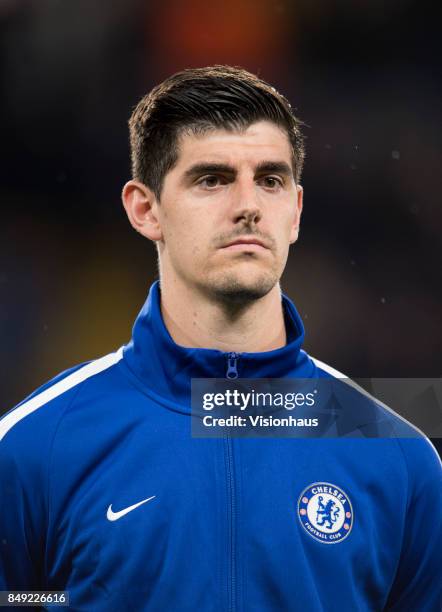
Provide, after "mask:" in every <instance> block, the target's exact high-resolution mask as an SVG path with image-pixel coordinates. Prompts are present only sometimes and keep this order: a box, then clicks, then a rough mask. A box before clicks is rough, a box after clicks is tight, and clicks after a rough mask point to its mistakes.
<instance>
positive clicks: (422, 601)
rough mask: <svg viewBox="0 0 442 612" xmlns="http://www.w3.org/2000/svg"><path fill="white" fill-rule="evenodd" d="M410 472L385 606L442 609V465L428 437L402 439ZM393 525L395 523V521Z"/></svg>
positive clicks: (394, 611)
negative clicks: (398, 549) (401, 536)
mask: <svg viewBox="0 0 442 612" xmlns="http://www.w3.org/2000/svg"><path fill="white" fill-rule="evenodd" d="M399 443H400V445H401V448H402V450H403V452H404V456H405V461H406V463H407V469H408V474H409V490H408V504H407V515H406V517H405V529H404V539H403V545H402V552H401V558H400V561H399V565H398V569H397V573H396V577H395V580H394V583H393V585H392V588H391V591H390V595H389V598H388V601H387V605H386V607H385V610H388V611H391V612H404V611H407V612H408V611H409V612H414V611H416V612H417V611H419V612H440V611H441V610H442V469H441V463H440V460H439V457H438V456H437V453H436V451H435V450H434V448H433V446H432V445H431V444H430V442H429V441H427V440H426V439H409V440H399ZM392 529H394V525H392Z"/></svg>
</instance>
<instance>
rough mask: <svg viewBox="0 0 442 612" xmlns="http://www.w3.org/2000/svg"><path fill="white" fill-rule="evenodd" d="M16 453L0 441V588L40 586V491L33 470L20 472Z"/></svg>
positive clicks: (40, 587)
mask: <svg viewBox="0 0 442 612" xmlns="http://www.w3.org/2000/svg"><path fill="white" fill-rule="evenodd" d="M23 454H24V455H26V451H25V452H24V453H23ZM15 455H17V453H13V452H11V448H10V446H9V445H8V444H6V443H3V442H2V443H0V590H2V591H19V590H41V589H42V588H43V587H42V580H43V575H44V566H43V563H44V561H43V560H44V538H43V533H44V530H43V525H44V518H43V509H42V502H41V498H42V494H41V493H42V492H41V488H40V487H38V485H36V482H35V481H34V482H33V483H32V482H30V480H32V479H33V476H35V474H32V470H31V471H30V473H28V474H26V473H25V474H23V466H21V465H20V463H19V460H20V457H17V456H15ZM29 485H31V488H29ZM39 489H40V490H39Z"/></svg>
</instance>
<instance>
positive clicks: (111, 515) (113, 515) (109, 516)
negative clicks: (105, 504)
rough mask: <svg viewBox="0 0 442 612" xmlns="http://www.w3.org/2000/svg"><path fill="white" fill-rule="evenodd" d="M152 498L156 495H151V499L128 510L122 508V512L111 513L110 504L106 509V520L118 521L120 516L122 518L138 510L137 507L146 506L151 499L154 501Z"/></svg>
mask: <svg viewBox="0 0 442 612" xmlns="http://www.w3.org/2000/svg"><path fill="white" fill-rule="evenodd" d="M154 497H156V495H152V497H148V498H147V499H143V500H141V501H140V502H138V504H134V505H133V506H129V507H128V508H124V509H123V510H120V511H119V512H113V511H112V504H111V505H110V506H109V508H108V509H107V513H106V517H107V520H108V521H118V519H120V518H121V517H122V516H124V515H125V514H128V513H129V512H132V510H135V508H138V506H141V505H142V504H146V503H147V502H148V501H150V500H151V499H154Z"/></svg>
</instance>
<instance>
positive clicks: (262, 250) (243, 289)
mask: <svg viewBox="0 0 442 612" xmlns="http://www.w3.org/2000/svg"><path fill="white" fill-rule="evenodd" d="M301 208H302V189H301V187H299V186H296V184H295V181H294V177H293V173H292V152H291V147H290V144H289V140H288V137H287V135H286V134H285V132H284V131H283V130H281V129H280V128H279V127H278V126H277V125H276V124H273V123H271V122H268V121H260V122H257V123H254V124H252V125H251V126H249V128H248V129H247V130H245V131H243V132H239V131H226V130H213V131H210V132H207V133H205V134H203V135H188V134H187V135H183V136H182V137H181V138H180V140H179V158H178V162H177V163H176V165H175V167H174V168H173V169H172V170H171V171H169V172H168V173H167V175H166V177H165V180H164V186H163V190H162V195H161V203H160V204H159V205H158V206H157V215H158V221H159V224H160V228H161V235H162V239H161V240H160V241H159V253H160V265H161V271H162V274H165V273H167V271H168V270H173V272H174V274H175V275H177V276H178V277H179V278H180V280H181V281H184V282H185V283H186V285H188V286H189V287H191V288H192V289H195V290H198V291H201V292H203V293H204V294H206V295H207V296H209V297H212V298H215V299H222V300H226V301H239V302H243V301H248V300H250V299H257V298H259V297H262V296H264V295H266V294H267V293H268V292H269V291H270V290H271V289H272V288H273V287H274V286H275V284H276V283H277V282H278V281H279V279H280V277H281V275H282V272H283V270H284V267H285V264H286V261H287V255H288V249H289V245H290V243H292V242H294V241H295V240H296V239H297V235H298V225H299V218H300V214H301Z"/></svg>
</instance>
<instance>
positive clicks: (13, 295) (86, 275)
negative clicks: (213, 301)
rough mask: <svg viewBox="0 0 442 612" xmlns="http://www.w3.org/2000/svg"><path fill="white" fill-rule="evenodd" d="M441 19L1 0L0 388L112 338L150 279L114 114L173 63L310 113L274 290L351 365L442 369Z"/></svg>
mask: <svg viewBox="0 0 442 612" xmlns="http://www.w3.org/2000/svg"><path fill="white" fill-rule="evenodd" d="M439 34H440V33H439V21H438V20H437V19H436V17H435V15H434V13H433V11H432V7H431V5H430V4H426V3H425V2H417V1H415V0H390V1H389V2H384V1H383V0H359V1H355V0H337V1H335V2H329V1H326V0H315V2H311V0H291V1H284V0H276V1H273V0H223V1H222V2H216V1H214V2H207V0H189V1H186V2H183V1H182V0H162V1H161V2H159V1H158V2H145V1H144V2H141V1H139V0H113V2H108V1H106V2H104V1H103V0H95V1H94V2H90V0H76V2H62V1H61V0H38V2H37V1H32V0H1V1H0V79H1V94H0V109H1V141H0V197H1V229H0V254H1V261H2V265H1V268H0V294H1V301H0V305H1V319H0V326H1V328H0V329H1V344H0V351H1V363H2V365H1V389H2V409H3V410H5V409H7V408H10V407H11V406H12V405H14V404H15V403H16V402H18V401H19V400H21V399H22V398H23V397H24V396H25V395H27V394H28V393H29V392H30V391H31V390H32V389H33V388H35V387H36V386H38V385H40V384H41V383H42V382H44V381H45V380H47V379H48V378H49V377H51V376H53V375H55V374H56V373H57V372H59V371H60V370H62V369H64V368H66V367H69V366H71V365H73V364H75V363H78V362H81V361H85V360H88V359H92V358H95V357H97V356H100V355H102V354H104V353H107V352H110V351H112V350H114V349H115V348H117V347H118V346H120V345H121V344H122V343H124V342H125V341H126V340H127V339H128V337H129V335H130V329H131V324H132V321H133V319H134V317H135V316H136V314H137V312H138V310H139V308H140V307H141V305H142V303H143V301H144V299H145V295H146V293H147V290H148V287H149V286H150V284H151V283H152V281H153V280H154V279H155V278H156V274H157V271H156V259H155V249H154V247H153V246H152V245H151V244H150V243H148V242H147V241H146V240H144V239H142V238H141V237H140V236H139V235H138V234H136V233H135V232H134V231H133V230H132V229H131V227H130V226H129V223H128V221H127V220H126V218H125V214H124V211H123V208H122V206H121V203H120V191H121V187H122V185H123V184H124V182H125V181H126V180H127V179H128V178H129V177H130V168H129V149H128V134H127V120H128V118H129V115H130V113H131V110H132V108H133V107H134V105H135V104H136V103H137V101H138V100H139V98H140V97H141V96H142V95H143V94H145V93H146V92H147V91H148V90H149V89H150V88H151V87H152V86H153V85H155V84H156V83H158V82H159V81H161V80H162V79H164V78H165V77H166V76H168V75H169V74H171V73H172V72H176V71H177V70H181V69H183V68H185V67H191V66H202V65H209V64H213V63H228V64H234V65H240V66H243V67H245V68H247V69H249V70H251V71H253V72H257V73H258V74H259V75H260V76H262V77H263V78H265V79H266V80H268V81H270V82H271V83H272V84H273V85H274V86H276V87H277V88H278V89H279V90H280V91H281V92H282V93H284V94H285V95H286V96H287V97H288V98H289V99H290V101H291V103H292V106H294V107H295V108H296V111H297V114H298V115H299V116H300V117H301V118H302V119H303V120H304V121H305V122H306V123H307V124H308V126H309V127H307V128H306V129H305V132H306V135H307V161H306V166H305V172H304V176H303V181H302V183H303V185H304V189H305V209H304V215H303V223H302V229H301V235H300V240H299V242H298V244H297V245H295V247H294V248H293V250H292V253H291V255H290V260H289V263H288V267H287V270H286V272H285V275H284V277H283V282H282V287H283V289H284V290H285V292H286V293H288V294H289V295H290V297H292V298H293V300H294V301H295V303H296V305H297V307H298V310H299V312H300V314H301V316H302V317H303V319H304V322H305V326H306V330H307V336H306V349H307V350H308V351H309V352H310V353H311V354H312V355H313V356H315V357H317V358H319V359H321V360H323V361H325V362H327V363H329V364H330V365H332V366H333V367H335V368H337V369H339V370H341V371H343V372H345V373H346V374H347V375H349V376H355V377H381V376H385V377H390V376H391V377H393V376H394V377H438V376H441V371H442V367H441V349H442V333H441V326H440V319H441V317H440V312H441V283H440V267H441V266H440V261H441V258H440V246H441V220H442V211H441V204H440V197H439V193H440V186H439V185H440V167H441V165H440V161H441V152H440V147H439V133H438V125H439V116H438V115H439V108H440V87H439V83H438V81H437V79H436V75H437V71H438V68H439V58H438V48H437V41H438V38H439Z"/></svg>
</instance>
